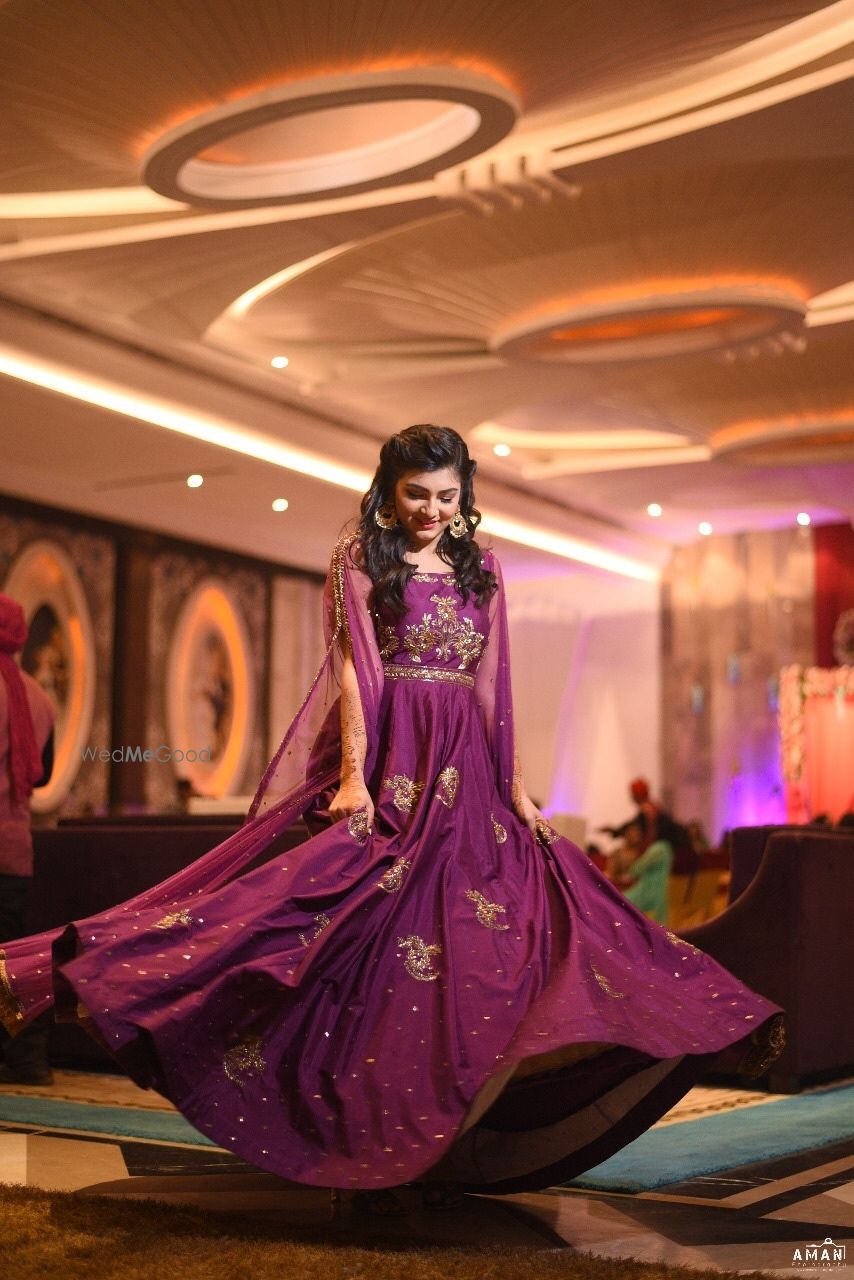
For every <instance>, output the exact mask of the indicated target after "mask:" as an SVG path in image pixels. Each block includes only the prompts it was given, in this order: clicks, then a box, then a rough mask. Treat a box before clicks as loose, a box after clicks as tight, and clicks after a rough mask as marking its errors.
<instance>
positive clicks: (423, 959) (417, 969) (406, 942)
mask: <svg viewBox="0 0 854 1280" xmlns="http://www.w3.org/2000/svg"><path fill="white" fill-rule="evenodd" d="M397 945H398V946H399V947H403V949H404V951H405V952H406V959H405V960H404V962H403V963H404V965H405V966H406V972H407V973H408V974H409V976H410V977H411V978H416V979H417V980H418V981H419V982H435V981H436V979H437V978H438V977H439V974H438V973H437V971H436V970H435V969H434V968H433V957H434V956H437V955H441V952H442V948H441V946H440V945H439V943H438V942H430V943H427V942H425V941H424V939H423V938H419V937H418V935H417V934H414V933H413V934H410V936H409V937H408V938H398V940H397Z"/></svg>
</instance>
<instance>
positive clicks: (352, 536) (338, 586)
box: [332, 533, 359, 653]
mask: <svg viewBox="0 0 854 1280" xmlns="http://www.w3.org/2000/svg"><path fill="white" fill-rule="evenodd" d="M358 536H359V535H358V534H357V533H348V534H345V535H344V537H343V538H339V540H338V542H336V544H335V551H334V552H333V554H332V596H333V600H334V604H335V635H336V636H337V635H338V633H339V631H343V632H344V635H345V636H346V637H347V642H348V644H349V646H350V652H351V653H352V652H353V648H352V641H351V640H350V625H349V623H348V621H347V609H346V606H345V603H344V553H345V551H346V550H347V548H348V547H349V546H350V544H351V543H352V542H354V541H355V540H356V538H357V537H358Z"/></svg>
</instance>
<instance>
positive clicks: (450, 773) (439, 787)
mask: <svg viewBox="0 0 854 1280" xmlns="http://www.w3.org/2000/svg"><path fill="white" fill-rule="evenodd" d="M459 785H460V771H459V769H457V768H455V766H454V765H452V764H449V765H447V767H446V768H444V769H443V770H442V772H441V773H440V774H439V779H438V782H437V783H436V799H437V800H441V801H442V804H443V805H444V806H445V808H446V809H453V807H454V801H455V800H456V798H457V788H458V787H459Z"/></svg>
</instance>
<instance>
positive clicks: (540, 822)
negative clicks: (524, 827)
mask: <svg viewBox="0 0 854 1280" xmlns="http://www.w3.org/2000/svg"><path fill="white" fill-rule="evenodd" d="M534 825H535V826H536V828H537V835H538V836H539V837H540V839H541V840H542V841H543V842H544V843H545V844H554V842H555V840H559V839H560V837H559V835H558V833H557V832H556V831H555V829H554V827H553V826H551V825H550V824H549V823H548V822H546V820H545V818H537V821H536V823H535V824H534Z"/></svg>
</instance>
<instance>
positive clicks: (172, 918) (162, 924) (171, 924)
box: [154, 907, 193, 929]
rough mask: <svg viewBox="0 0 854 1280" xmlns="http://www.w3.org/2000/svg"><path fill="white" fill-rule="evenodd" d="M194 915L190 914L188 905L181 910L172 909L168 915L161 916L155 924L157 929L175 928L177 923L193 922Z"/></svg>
mask: <svg viewBox="0 0 854 1280" xmlns="http://www.w3.org/2000/svg"><path fill="white" fill-rule="evenodd" d="M192 923H193V917H192V916H191V915H190V913H189V911H188V910H187V908H186V907H184V908H183V909H182V910H181V911H170V912H169V913H168V914H167V915H165V916H161V918H160V919H159V920H158V921H157V924H155V925H154V928H155V929H174V928H175V925H176V924H192Z"/></svg>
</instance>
